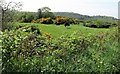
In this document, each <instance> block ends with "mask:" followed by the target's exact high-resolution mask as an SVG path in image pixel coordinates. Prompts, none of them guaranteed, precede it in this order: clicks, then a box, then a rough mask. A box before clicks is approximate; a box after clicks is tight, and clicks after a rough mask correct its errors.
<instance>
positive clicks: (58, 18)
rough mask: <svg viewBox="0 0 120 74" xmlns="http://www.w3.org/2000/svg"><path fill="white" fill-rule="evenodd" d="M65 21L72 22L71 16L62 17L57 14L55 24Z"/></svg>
mask: <svg viewBox="0 0 120 74" xmlns="http://www.w3.org/2000/svg"><path fill="white" fill-rule="evenodd" d="M65 22H69V23H70V21H69V18H67V17H62V16H56V19H55V24H56V25H60V24H64V23H65Z"/></svg>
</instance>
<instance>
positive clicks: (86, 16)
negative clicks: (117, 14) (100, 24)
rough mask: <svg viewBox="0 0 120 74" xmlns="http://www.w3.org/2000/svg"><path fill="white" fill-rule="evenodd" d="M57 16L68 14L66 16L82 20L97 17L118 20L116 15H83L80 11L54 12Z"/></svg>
mask: <svg viewBox="0 0 120 74" xmlns="http://www.w3.org/2000/svg"><path fill="white" fill-rule="evenodd" d="M53 13H54V15H55V16H66V17H70V18H76V19H80V20H90V19H92V20H95V19H99V20H117V19H116V18H114V17H110V16H88V15H81V14H78V13H73V12H53Z"/></svg>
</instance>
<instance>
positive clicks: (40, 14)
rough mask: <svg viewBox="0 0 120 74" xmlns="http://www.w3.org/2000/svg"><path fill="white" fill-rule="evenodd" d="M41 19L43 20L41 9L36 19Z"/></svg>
mask: <svg viewBox="0 0 120 74" xmlns="http://www.w3.org/2000/svg"><path fill="white" fill-rule="evenodd" d="M40 18H42V10H41V9H40V8H39V9H38V12H37V17H36V19H40Z"/></svg>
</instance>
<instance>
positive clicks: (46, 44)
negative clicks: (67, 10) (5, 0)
mask: <svg viewBox="0 0 120 74" xmlns="http://www.w3.org/2000/svg"><path fill="white" fill-rule="evenodd" d="M3 10H4V8H3ZM7 11H11V10H7ZM3 13H4V12H3ZM18 13H19V14H18V15H15V16H17V19H11V20H10V19H9V20H10V21H7V22H6V23H7V24H8V23H13V21H12V20H14V21H17V22H19V23H14V24H9V26H12V27H9V26H6V25H5V24H4V25H3V26H4V27H5V28H4V30H3V31H2V32H0V33H2V35H3V36H2V40H1V42H2V44H3V46H2V54H3V55H2V62H3V63H2V71H3V73H4V72H55V71H57V72H61V71H62V72H116V71H119V70H120V61H119V59H120V58H119V57H120V56H119V54H120V50H119V48H118V47H119V46H118V29H117V23H116V22H117V20H116V19H113V18H112V19H109V18H111V17H105V16H104V17H102V16H92V17H90V16H83V15H82V17H81V18H79V19H78V18H74V15H75V13H73V14H74V15H73V17H69V15H67V16H62V15H56V14H55V13H52V12H51V9H50V8H48V7H43V8H40V9H38V12H37V13H36V12H18ZM5 14H7V13H4V16H3V17H5ZM12 14H13V12H12ZM12 14H10V17H14V18H15V16H12ZM54 14H55V15H54ZM71 16H72V15H71ZM77 17H79V14H77ZM83 17H84V18H83ZM6 18H8V17H6ZM86 18H87V19H86ZM105 19H106V20H105ZM3 21H4V20H3ZM4 22H5V21H4ZM66 23H67V24H68V25H70V26H67V27H64V25H65V24H66ZM91 27H92V28H91Z"/></svg>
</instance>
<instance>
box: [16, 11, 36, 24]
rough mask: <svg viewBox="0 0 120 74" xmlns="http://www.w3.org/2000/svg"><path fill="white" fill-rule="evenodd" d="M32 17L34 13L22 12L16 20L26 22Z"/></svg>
mask: <svg viewBox="0 0 120 74" xmlns="http://www.w3.org/2000/svg"><path fill="white" fill-rule="evenodd" d="M33 19H34V15H33V14H31V13H27V12H26V13H23V14H21V16H19V17H18V21H19V22H21V23H28V22H31V21H32V20H33Z"/></svg>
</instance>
